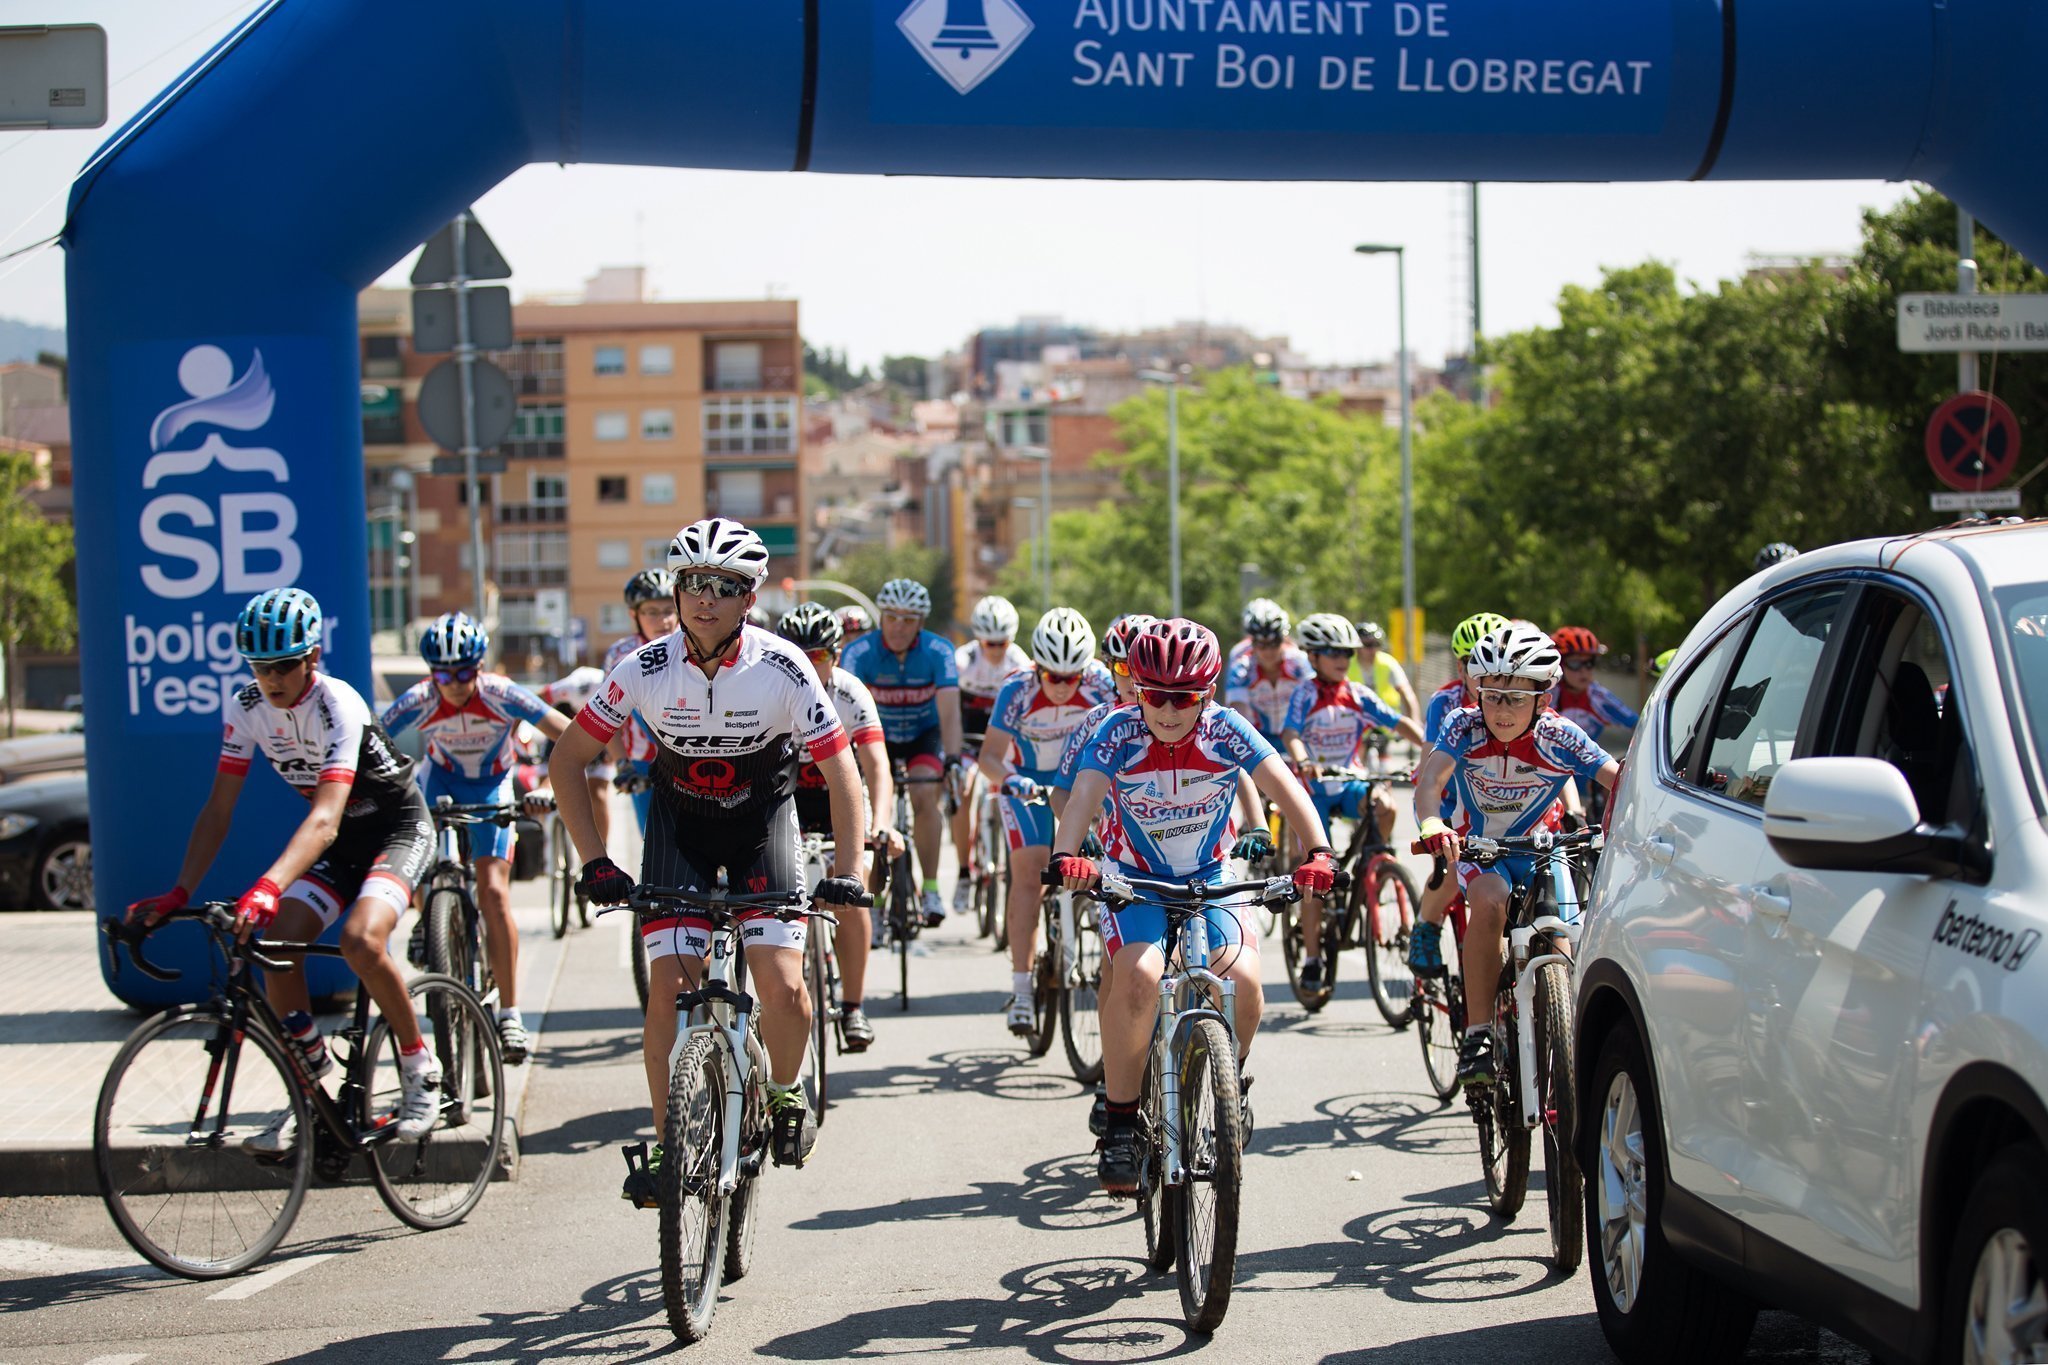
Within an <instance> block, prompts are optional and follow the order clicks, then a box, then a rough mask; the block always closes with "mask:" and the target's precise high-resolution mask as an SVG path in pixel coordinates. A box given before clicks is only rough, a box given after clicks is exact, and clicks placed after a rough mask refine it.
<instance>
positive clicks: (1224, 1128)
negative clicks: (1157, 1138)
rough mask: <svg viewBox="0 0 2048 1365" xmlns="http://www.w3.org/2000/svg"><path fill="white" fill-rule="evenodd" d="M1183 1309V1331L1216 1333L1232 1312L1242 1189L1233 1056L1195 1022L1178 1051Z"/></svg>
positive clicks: (1215, 1029) (1216, 1029)
mask: <svg viewBox="0 0 2048 1365" xmlns="http://www.w3.org/2000/svg"><path fill="white" fill-rule="evenodd" d="M1180 1085H1181V1092H1180V1112H1181V1164H1182V1165H1183V1166H1184V1167H1186V1169H1187V1175H1186V1177H1185V1178H1184V1179H1183V1180H1182V1182H1181V1185H1180V1188H1179V1189H1178V1190H1176V1191H1174V1193H1175V1194H1177V1195H1178V1196H1179V1197H1180V1308H1181V1316H1182V1317H1183V1318H1185V1319H1186V1321H1187V1324H1188V1328H1189V1330H1191V1331H1196V1332H1204V1333H1206V1332H1213V1331H1215V1330H1216V1328H1217V1327H1218V1326H1219V1325H1221V1323H1222V1322H1223V1315H1224V1313H1225V1312H1227V1311H1228V1310H1229V1308H1230V1280H1231V1276H1232V1275H1233V1274H1234V1273H1235V1271H1236V1269H1237V1213H1238V1195H1239V1193H1240V1191H1241V1189H1242V1186H1243V1183H1244V1109H1243V1101H1242V1093H1241V1091H1240V1089H1239V1086H1238V1079H1237V1051H1236V1049H1235V1048H1234V1047H1233V1046H1232V1044H1231V1041H1230V1034H1229V1033H1228V1032H1227V1031H1226V1030H1225V1029H1224V1027H1223V1025H1222V1024H1221V1023H1219V1022H1218V1021H1216V1020H1214V1019H1198V1020H1196V1021H1195V1025H1194V1027H1193V1028H1191V1029H1189V1030H1188V1032H1187V1035H1186V1037H1185V1039H1184V1041H1183V1042H1182V1045H1181V1050H1180Z"/></svg>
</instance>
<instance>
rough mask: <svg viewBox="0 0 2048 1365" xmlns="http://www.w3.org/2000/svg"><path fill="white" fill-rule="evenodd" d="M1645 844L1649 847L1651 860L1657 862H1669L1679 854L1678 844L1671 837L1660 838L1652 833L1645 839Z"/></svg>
mask: <svg viewBox="0 0 2048 1365" xmlns="http://www.w3.org/2000/svg"><path fill="white" fill-rule="evenodd" d="M1643 846H1644V847H1645V848H1647V849H1649V851H1650V860H1651V861H1652V862H1655V863H1660V864H1668V863H1669V862H1670V861H1671V860H1672V859H1673V858H1675V857H1677V856H1678V845H1677V844H1674V843H1672V842H1671V841H1670V840H1669V839H1659V838H1657V837H1656V836H1655V835H1652V836H1651V837H1650V838H1648V839H1645V840H1644V841H1643Z"/></svg>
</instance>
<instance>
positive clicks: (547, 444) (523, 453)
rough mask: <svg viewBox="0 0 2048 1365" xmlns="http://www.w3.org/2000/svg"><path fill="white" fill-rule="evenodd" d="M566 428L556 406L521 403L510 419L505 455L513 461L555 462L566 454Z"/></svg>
mask: <svg viewBox="0 0 2048 1365" xmlns="http://www.w3.org/2000/svg"><path fill="white" fill-rule="evenodd" d="M566 425H567V418H566V417H565V415H564V413H563V410H562V405H561V404H560V403H523V404H521V405H520V408H519V411H518V412H516V413H514V414H513V416H512V434H511V435H510V436H508V437H506V439H505V453H506V454H507V455H509V456H511V457H512V458H513V459H515V460H559V459H561V458H562V456H563V455H564V454H566V453H567V447H566V446H565V445H564V443H563V437H564V435H565V434H566V433H565V427H566Z"/></svg>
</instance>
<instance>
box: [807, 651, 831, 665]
mask: <svg viewBox="0 0 2048 1365" xmlns="http://www.w3.org/2000/svg"><path fill="white" fill-rule="evenodd" d="M804 653H806V654H808V655H810V656H811V662H812V663H814V664H829V663H831V662H832V661H833V660H834V659H837V658H838V657H839V651H838V650H836V649H807V650H805V651H804Z"/></svg>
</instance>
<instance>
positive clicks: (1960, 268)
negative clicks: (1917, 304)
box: [1956, 204, 1977, 393]
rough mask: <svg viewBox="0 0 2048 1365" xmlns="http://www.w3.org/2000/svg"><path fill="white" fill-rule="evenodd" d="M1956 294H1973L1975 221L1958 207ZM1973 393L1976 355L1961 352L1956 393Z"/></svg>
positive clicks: (1975, 275) (1975, 244)
mask: <svg viewBox="0 0 2048 1365" xmlns="http://www.w3.org/2000/svg"><path fill="white" fill-rule="evenodd" d="M1956 292H1957V293H1958V294H1974V293H1976V292H1977V220H1976V219H1975V218H1973V217H1972V216H1971V215H1970V211H1969V210H1968V209H1966V208H1964V207H1963V206H1962V205H1960V204H1958V205H1957V206H1956ZM1976 390H1977V353H1976V352H1975V351H1964V352H1962V353H1961V354H1959V355H1957V356H1956V392H1958V393H1974V392H1976Z"/></svg>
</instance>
